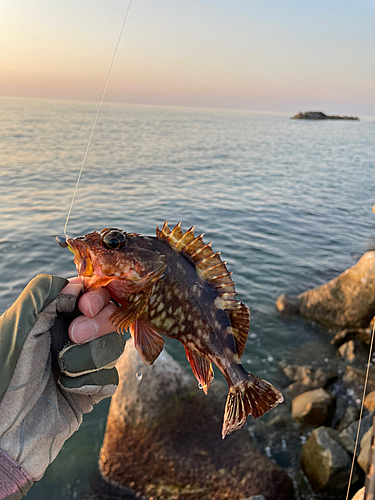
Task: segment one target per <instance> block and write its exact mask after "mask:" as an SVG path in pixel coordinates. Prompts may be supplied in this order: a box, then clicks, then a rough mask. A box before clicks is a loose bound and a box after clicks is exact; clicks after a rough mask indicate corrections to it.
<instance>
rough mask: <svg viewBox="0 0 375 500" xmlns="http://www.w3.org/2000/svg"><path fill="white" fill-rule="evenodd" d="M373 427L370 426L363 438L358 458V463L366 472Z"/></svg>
mask: <svg viewBox="0 0 375 500" xmlns="http://www.w3.org/2000/svg"><path fill="white" fill-rule="evenodd" d="M371 438H372V428H370V429H369V430H368V431H367V432H366V433H365V434H364V436H363V437H362V439H361V451H360V453H359V456H358V458H357V462H358V465H359V466H360V467H361V469H362V470H363V471H364V472H366V469H367V461H368V455H369V451H370V446H371Z"/></svg>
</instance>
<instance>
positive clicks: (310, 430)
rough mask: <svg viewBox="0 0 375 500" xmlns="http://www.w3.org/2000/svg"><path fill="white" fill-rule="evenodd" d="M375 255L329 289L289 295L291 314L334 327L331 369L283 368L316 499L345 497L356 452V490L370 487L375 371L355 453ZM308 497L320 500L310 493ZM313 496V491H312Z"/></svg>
mask: <svg viewBox="0 0 375 500" xmlns="http://www.w3.org/2000/svg"><path fill="white" fill-rule="evenodd" d="M374 292H375V252H374V251H370V252H367V253H366V254H364V255H363V256H362V258H361V259H360V260H359V261H358V262H357V263H356V264H355V265H354V266H353V267H351V268H349V269H347V270H346V271H345V272H344V273H342V274H340V275H339V276H338V277H337V278H335V279H333V280H331V281H329V282H328V283H325V284H324V285H322V286H320V287H317V288H314V289H312V290H308V291H306V292H303V293H301V294H300V295H298V296H287V295H285V294H282V295H281V296H280V297H279V298H278V299H277V302H276V306H277V308H278V310H279V311H280V312H282V313H284V314H289V315H290V314H291V315H295V314H300V315H302V316H304V317H305V318H307V319H309V320H312V321H314V322H318V323H320V324H322V325H324V326H326V327H328V328H329V330H328V333H329V335H330V343H331V345H332V347H333V348H334V349H335V351H336V352H335V357H334V359H330V360H329V364H328V366H329V368H328V367H324V366H321V367H316V365H314V363H315V359H314V353H313V351H312V352H311V359H312V361H313V362H312V364H311V365H305V366H298V365H287V364H285V363H283V364H281V365H280V368H281V369H282V370H283V372H284V374H285V375H286V377H287V378H288V379H289V380H290V381H291V383H290V385H289V386H288V387H287V388H286V391H285V392H286V393H287V394H288V396H289V397H290V404H291V415H292V418H293V420H294V422H296V423H297V425H298V427H299V433H300V438H301V451H300V454H299V465H300V466H301V469H302V471H303V473H304V476H305V477H306V478H307V480H308V482H309V487H311V490H312V492H313V494H316V495H319V498H321V497H323V498H342V496H345V494H346V489H347V486H348V478H349V473H350V468H351V464H352V460H353V455H354V454H355V459H354V461H355V466H354V469H353V479H352V485H353V487H352V493H354V491H356V490H358V489H359V488H360V487H362V486H363V484H364V473H365V471H366V467H367V459H368V454H369V449H370V441H371V426H372V422H373V414H374V409H375V373H373V372H372V371H371V370H370V373H369V380H368V386H367V396H366V399H365V409H364V414H363V417H364V418H363V419H362V422H361V426H360V431H359V441H358V447H357V449H356V450H355V441H356V434H357V430H358V424H359V408H360V402H361V399H362V396H363V387H364V380H365V375H366V366H367V361H368V356H369V345H370V339H371V333H372V328H373V322H374V320H373V317H374V313H375V300H374V297H375V293H374ZM305 495H306V493H302V497H301V498H315V497H309V496H307V497H306V496H305ZM307 495H308V494H307Z"/></svg>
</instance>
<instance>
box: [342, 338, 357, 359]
mask: <svg viewBox="0 0 375 500" xmlns="http://www.w3.org/2000/svg"><path fill="white" fill-rule="evenodd" d="M338 353H339V355H340V356H341V357H342V358H343V359H346V360H347V361H350V362H353V361H354V360H355V345H354V340H349V342H345V344H342V346H340V347H339V349H338Z"/></svg>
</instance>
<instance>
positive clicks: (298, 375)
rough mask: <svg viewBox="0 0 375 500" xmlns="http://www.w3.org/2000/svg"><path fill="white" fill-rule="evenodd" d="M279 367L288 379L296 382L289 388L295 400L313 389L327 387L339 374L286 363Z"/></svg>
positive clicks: (325, 369) (323, 369)
mask: <svg viewBox="0 0 375 500" xmlns="http://www.w3.org/2000/svg"><path fill="white" fill-rule="evenodd" d="M279 366H280V368H281V369H282V371H283V372H284V374H285V375H286V377H288V379H289V380H292V381H293V382H294V383H292V384H290V385H289V386H288V388H287V392H288V394H289V396H290V397H291V398H295V397H296V396H298V395H299V394H302V393H303V392H306V391H309V390H311V389H319V388H320V387H325V386H326V385H327V384H328V383H329V382H332V381H333V380H334V379H336V378H337V374H336V373H335V372H334V371H331V370H329V369H327V368H320V367H318V368H317V367H313V366H310V365H289V364H286V363H284V362H281V363H279Z"/></svg>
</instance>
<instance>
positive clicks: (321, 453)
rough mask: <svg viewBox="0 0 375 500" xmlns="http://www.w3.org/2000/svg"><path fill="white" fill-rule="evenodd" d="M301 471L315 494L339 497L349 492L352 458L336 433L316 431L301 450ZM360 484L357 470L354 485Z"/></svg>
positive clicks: (324, 428)
mask: <svg viewBox="0 0 375 500" xmlns="http://www.w3.org/2000/svg"><path fill="white" fill-rule="evenodd" d="M300 464H301V467H302V469H303V471H304V473H305V475H306V477H307V479H308V480H309V482H310V484H311V486H312V488H313V490H314V491H315V493H320V494H323V495H328V496H330V495H331V496H339V495H340V494H343V493H344V492H345V491H346V488H347V485H348V477H349V473H350V468H351V458H350V456H349V454H348V453H347V451H346V450H344V448H342V447H341V445H340V444H339V443H338V442H337V438H336V434H335V431H334V430H333V429H330V428H328V427H319V428H318V429H314V430H313V432H312V433H311V435H310V437H309V439H308V440H307V441H306V443H305V444H304V445H303V447H302V453H301V456H300ZM357 480H358V473H357V471H356V470H355V469H354V473H353V481H352V482H353V484H354V483H355V482H356V481H357Z"/></svg>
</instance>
